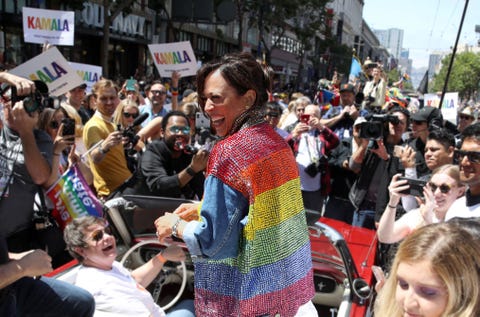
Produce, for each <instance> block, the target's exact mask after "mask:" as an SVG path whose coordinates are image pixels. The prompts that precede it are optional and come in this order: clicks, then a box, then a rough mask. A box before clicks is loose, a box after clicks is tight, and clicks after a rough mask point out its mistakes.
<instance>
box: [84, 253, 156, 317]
mask: <svg viewBox="0 0 480 317" xmlns="http://www.w3.org/2000/svg"><path fill="white" fill-rule="evenodd" d="M75 285H77V286H79V287H81V288H84V289H86V290H87V291H88V292H90V293H91V294H92V295H93V297H94V298H95V315H94V316H95V317H99V316H112V317H113V316H129V317H131V316H153V317H164V316H165V312H164V311H163V310H162V309H161V308H160V307H159V306H158V305H157V304H156V303H155V302H154V301H153V298H152V296H151V295H150V293H149V292H148V291H147V290H146V289H145V288H143V287H142V286H141V285H140V284H138V283H137V282H136V281H135V279H134V278H133V277H132V275H131V273H130V272H129V271H128V270H127V269H126V268H124V267H123V266H122V265H121V264H120V263H119V262H116V261H115V262H114V263H113V265H112V269H111V270H109V271H105V270H100V269H97V268H93V267H86V266H82V267H81V268H80V269H79V270H78V274H77V279H76V282H75Z"/></svg>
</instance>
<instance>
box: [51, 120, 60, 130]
mask: <svg viewBox="0 0 480 317" xmlns="http://www.w3.org/2000/svg"><path fill="white" fill-rule="evenodd" d="M50 128H52V129H55V130H56V129H58V128H60V124H59V123H58V122H57V121H52V122H50Z"/></svg>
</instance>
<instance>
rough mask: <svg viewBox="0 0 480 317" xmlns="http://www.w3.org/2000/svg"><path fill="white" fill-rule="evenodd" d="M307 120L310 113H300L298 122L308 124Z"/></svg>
mask: <svg viewBox="0 0 480 317" xmlns="http://www.w3.org/2000/svg"><path fill="white" fill-rule="evenodd" d="M308 121H310V115H309V114H302V115H300V122H303V123H305V124H308Z"/></svg>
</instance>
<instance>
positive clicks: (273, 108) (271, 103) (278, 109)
mask: <svg viewBox="0 0 480 317" xmlns="http://www.w3.org/2000/svg"><path fill="white" fill-rule="evenodd" d="M268 110H271V111H275V112H278V114H282V106H280V105H279V104H278V102H276V101H269V102H267V104H266V105H265V113H267V112H268Z"/></svg>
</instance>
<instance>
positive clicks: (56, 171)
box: [0, 53, 480, 316]
mask: <svg viewBox="0 0 480 317" xmlns="http://www.w3.org/2000/svg"><path fill="white" fill-rule="evenodd" d="M181 80H182V79H181V76H180V74H179V73H177V72H173V74H172V78H171V80H170V81H168V82H165V81H153V82H151V83H148V84H147V85H146V86H145V87H140V86H139V85H138V83H137V82H136V81H135V80H133V79H129V80H127V81H125V82H123V83H115V82H114V81H112V80H109V79H106V78H102V79H100V80H99V81H98V82H96V83H95V84H94V85H93V87H92V90H91V93H89V94H87V92H86V85H81V86H78V87H75V88H73V89H72V90H70V91H69V92H68V93H67V94H66V96H65V99H64V101H63V102H61V103H60V105H59V106H58V107H57V108H56V109H49V108H47V109H44V110H43V111H42V112H38V111H33V112H27V111H26V110H25V108H24V107H23V104H22V102H18V103H16V104H12V103H11V102H10V100H9V99H8V94H7V90H6V89H2V96H1V98H2V105H3V116H2V118H1V122H2V129H1V133H0V138H1V147H0V169H1V170H0V171H1V175H0V194H1V195H0V214H2V220H3V221H1V222H0V245H1V246H2V247H1V248H0V251H1V254H0V276H1V277H2V279H1V280H2V284H0V286H1V289H0V313H3V312H11V311H14V310H17V311H18V312H20V311H21V310H20V308H19V306H22V305H24V304H23V303H25V301H26V300H27V298H26V297H25V296H26V295H25V294H24V293H23V291H24V290H23V288H24V286H23V285H30V286H29V287H31V288H32V289H35V292H38V294H40V293H41V292H45V289H46V288H48V289H50V290H51V292H53V293H55V292H59V291H61V292H62V294H63V296H61V297H57V299H56V300H57V302H58V304H55V305H56V306H52V307H53V308H52V311H51V313H53V314H55V312H56V311H61V310H62V309H64V306H65V305H68V306H69V308H68V309H69V310H72V311H73V310H75V312H74V313H73V312H72V314H70V315H71V316H90V315H91V314H92V312H93V310H94V309H96V310H97V311H108V310H109V309H111V308H112V305H110V304H109V303H108V302H107V300H108V299H109V298H111V297H112V296H120V297H118V298H117V301H115V302H116V303H119V305H118V307H117V309H120V310H122V309H123V310H124V313H125V312H129V314H132V313H135V312H136V311H144V310H145V309H146V311H147V312H149V313H150V314H151V315H152V316H163V315H164V312H163V311H162V310H161V309H160V308H159V307H158V306H156V304H154V303H152V300H151V298H150V297H149V296H145V294H144V293H143V291H144V287H146V285H148V283H149V282H150V281H151V280H152V278H151V277H152V275H156V273H158V271H159V270H160V269H161V267H162V265H163V264H164V262H165V261H166V260H168V259H171V260H177V259H181V258H182V256H184V254H183V252H182V251H181V250H169V249H167V250H165V251H164V252H163V253H161V254H159V256H158V257H155V258H154V259H152V260H151V263H150V262H149V263H147V264H146V267H144V268H139V269H137V270H136V271H134V272H131V273H129V272H128V271H126V270H125V269H124V268H123V267H122V266H121V265H120V264H119V263H118V262H116V261H115V258H116V256H117V250H116V245H115V243H114V239H112V237H111V235H110V234H109V233H108V232H107V231H108V230H107V229H106V228H107V227H108V226H107V224H106V223H104V222H103V219H100V218H94V217H89V218H79V219H76V220H74V221H73V222H72V223H71V224H70V225H68V226H67V229H66V230H65V241H62V242H63V243H66V244H64V246H66V248H67V249H68V251H69V252H70V255H71V256H72V257H73V258H76V259H78V260H79V261H80V263H81V264H82V267H83V268H84V269H82V271H81V275H80V277H81V278H80V280H79V282H78V283H77V286H81V287H77V286H74V285H69V284H64V283H61V282H59V281H53V280H50V279H48V278H42V279H40V280H38V279H34V278H33V277H34V276H37V275H42V274H44V273H46V272H49V271H51V270H52V269H53V268H54V267H56V266H58V265H60V264H62V261H63V262H64V261H65V260H66V259H65V252H62V254H55V253H53V251H52V250H51V249H48V248H47V250H45V251H42V250H39V249H45V248H44V247H45V246H41V245H39V244H38V241H39V239H37V238H36V237H37V235H38V232H39V231H40V230H39V227H42V228H43V227H49V226H50V225H51V223H49V221H51V219H49V218H48V217H46V218H42V219H40V220H41V221H39V220H38V219H37V220H35V221H34V220H32V219H36V218H35V215H37V214H38V212H35V210H36V208H35V205H37V206H38V205H39V203H38V201H39V200H40V201H42V200H43V199H45V197H44V191H45V190H47V189H48V188H50V187H51V186H52V184H54V183H55V181H56V180H57V179H58V178H59V177H60V175H62V173H64V172H65V171H66V170H68V169H69V168H71V167H72V166H73V165H77V166H78V167H79V168H80V170H81V171H82V174H83V175H84V177H85V179H86V181H87V183H88V184H89V185H90V186H91V188H92V189H93V191H94V193H95V194H96V196H97V197H98V198H99V199H100V200H101V201H104V202H105V201H108V200H109V199H111V198H113V197H118V196H122V195H126V194H135V195H148V196H163V197H173V198H185V199H193V200H198V201H201V203H200V204H184V205H181V206H180V207H179V208H178V209H177V210H176V211H175V212H174V213H167V214H165V215H164V216H162V217H160V218H158V219H157V220H156V221H155V226H156V229H157V235H158V237H159V239H163V238H165V237H167V236H170V235H173V236H175V237H178V238H181V239H183V240H184V241H185V243H186V245H187V247H188V251H189V253H190V254H191V255H193V256H194V258H195V261H194V264H195V307H193V304H192V303H183V304H181V305H179V307H177V309H179V310H180V311H181V310H182V309H186V311H188V314H192V315H193V313H194V312H195V314H196V315H197V316H230V315H236V314H238V312H240V311H241V312H242V313H244V314H246V315H248V316H270V315H271V316H273V315H275V314H280V315H282V316H316V311H315V308H314V306H313V304H312V301H311V299H312V297H313V294H314V288H313V276H312V274H313V273H312V263H311V254H310V244H309V238H308V230H307V225H306V220H305V217H304V214H305V209H312V210H316V211H318V212H320V213H321V214H322V215H323V216H325V217H328V218H333V219H337V220H339V221H343V222H346V223H348V224H350V225H353V226H359V227H364V228H368V229H371V230H376V231H377V235H378V240H379V242H380V244H379V249H378V253H379V257H378V259H377V264H378V265H379V266H381V267H382V268H383V269H384V270H388V271H389V272H390V276H391V278H388V279H387V281H386V283H385V285H384V286H383V288H382V290H381V291H380V294H381V296H380V297H379V300H382V301H384V302H385V303H387V302H389V301H391V300H392V298H391V297H392V296H393V297H395V296H397V299H398V298H400V296H407V295H405V294H403V295H398V294H397V295H395V296H394V295H392V294H394V293H395V292H397V293H400V292H399V291H398V289H397V290H395V287H397V285H398V287H399V289H401V290H402V291H403V293H407V290H409V289H410V286H411V288H412V289H413V290H414V291H415V292H416V291H418V288H419V287H417V284H418V283H419V282H418V281H416V280H415V278H416V277H418V278H421V277H422V276H421V274H417V275H415V274H412V275H408V274H406V272H409V271H415V270H416V269H417V268H412V265H413V263H415V265H416V263H417V262H421V263H422V266H421V267H420V268H418V271H421V269H423V270H428V269H429V268H430V271H429V273H430V275H429V278H431V285H434V286H431V289H434V290H437V289H438V292H436V294H437V293H438V294H440V295H441V296H440V295H439V298H438V300H439V302H438V303H440V301H441V303H440V304H441V305H440V304H438V303H437V304H438V305H439V306H438V307H442V308H441V309H440V308H439V311H442V312H446V311H454V312H455V311H458V312H460V311H462V310H461V309H460V308H458V307H457V306H458V305H463V304H462V303H460V302H454V300H453V299H452V297H453V296H452V294H455V291H457V290H459V289H460V290H461V291H463V292H469V291H473V290H463V289H461V288H456V286H451V285H450V284H449V283H450V282H449V281H448V279H447V276H444V270H446V269H445V268H443V266H444V265H445V264H444V263H443V262H442V261H450V259H449V258H448V257H445V258H441V259H438V256H437V255H436V254H437V253H433V251H432V253H430V251H428V250H427V249H428V247H429V245H428V244H427V241H430V240H431V239H432V237H431V235H432V232H431V231H432V230H438V232H442V233H444V234H445V236H447V235H448V236H449V238H450V239H451V240H448V241H443V242H442V243H441V244H440V242H437V243H439V245H438V246H437V247H436V248H437V249H439V250H444V249H443V248H447V250H448V248H450V247H451V245H455V243H459V241H478V232H476V231H478V228H476V229H475V230H476V231H475V230H474V229H472V230H470V231H468V230H467V229H463V227H462V222H461V221H459V220H458V219H457V218H470V217H479V216H480V123H475V122H476V113H475V112H474V110H473V108H472V106H471V105H465V106H462V107H461V108H460V109H459V111H458V116H457V119H458V122H457V125H456V126H453V125H452V124H446V122H445V120H444V119H443V117H442V114H441V111H440V109H437V108H434V107H430V106H424V107H420V108H418V109H417V107H413V106H412V107H410V106H409V105H408V102H406V101H405V100H397V99H395V98H389V97H388V88H389V87H388V84H389V83H388V82H387V80H386V76H385V74H384V73H383V70H382V68H381V66H380V65H378V64H376V63H366V65H365V69H364V73H363V79H362V80H360V81H358V82H345V81H342V78H341V75H340V74H337V73H336V74H335V76H334V78H333V80H332V81H331V82H330V81H326V80H322V81H321V83H319V90H318V92H317V93H316V94H315V96H308V95H303V94H301V93H290V94H286V93H282V92H275V91H273V90H272V77H271V73H270V72H269V69H268V67H267V66H265V65H263V64H261V63H259V62H258V61H256V60H255V59H254V58H253V57H252V56H251V55H250V54H246V53H244V54H230V55H226V56H224V57H222V58H221V59H219V60H217V61H214V62H211V63H206V64H205V65H203V66H202V67H201V68H200V69H199V71H198V73H197V77H196V84H195V87H192V88H196V91H194V90H193V89H186V88H184V89H181V88H180V85H179V84H180V82H181ZM0 81H1V82H3V83H6V84H7V85H6V86H5V87H11V86H15V87H16V89H17V92H18V94H19V95H29V94H31V93H32V92H33V91H34V90H35V89H36V87H35V84H34V83H33V82H32V81H30V80H28V79H24V78H20V77H17V76H14V75H11V74H9V73H7V72H3V73H0ZM320 84H321V85H320ZM320 86H321V87H320ZM184 87H185V86H184ZM142 88H143V89H142ZM180 90H182V91H180ZM326 96H330V97H329V98H327V97H326ZM68 119H71V120H70V121H72V122H73V123H70V122H69V120H68ZM266 175H267V177H265V176H266ZM415 189H416V191H415ZM47 205H48V207H49V208H55V207H54V206H52V205H51V204H49V203H48V199H47ZM37 209H38V208H37ZM40 209H41V208H40ZM9 210H15V211H16V212H15V214H13V213H10V212H8V211H9ZM37 218H38V217H37ZM454 219H456V220H454ZM449 222H452V223H454V224H455V225H454V224H447V223H449ZM440 223H441V224H440ZM435 224H437V225H435ZM465 226H467V225H465ZM469 226H470V227H471V228H473V227H474V226H473V225H472V224H469ZM470 227H469V228H470ZM432 228H435V229H432ZM281 232H288V233H289V235H288V236H285V235H283V234H281ZM429 239H430V240H429ZM456 239H457V240H456ZM462 239H463V240H462ZM469 239H470V240H469ZM438 240H440V239H438ZM401 241H403V242H402V243H401V244H400V246H399V247H398V251H397V248H396V247H395V248H393V247H392V246H394V245H395V244H396V243H398V242H401ZM420 241H422V243H423V244H421V243H420ZM423 241H426V242H423ZM417 242H418V245H416V244H417ZM443 243H444V244H443ZM271 245H274V246H275V248H271ZM421 246H424V248H423V249H422V247H421ZM415 248H416V249H415ZM32 250H35V251H32ZM62 251H65V250H62ZM435 252H436V251H435ZM464 252H465V253H468V252H470V251H469V250H467V249H465V250H459V254H463V253H464ZM395 254H396V255H397V257H396V258H395ZM471 256H474V262H475V261H477V262H476V265H477V266H478V264H479V263H480V256H477V255H476V253H471ZM394 258H395V260H394ZM112 270H113V271H112ZM112 272H113V273H112ZM477 273H478V272H477ZM7 276H8V279H7V278H5V279H4V277H7ZM233 277H238V278H235V279H237V280H236V283H235V284H234V285H233V284H232V283H231V282H229V281H230V280H231V279H232V278H233ZM92 280H97V281H98V280H102V281H106V282H105V283H109V281H110V282H112V283H119V285H120V284H121V285H122V289H114V288H108V289H103V288H98V287H95V286H94V283H91V281H92ZM441 283H444V284H446V286H447V287H448V289H447V290H440V288H441V287H440V286H438V285H437V284H441ZM420 284H421V283H420ZM459 287H460V286H459ZM461 287H465V288H467V287H468V285H463V286H461ZM129 288H132V289H135V290H134V291H133V292H130V291H129ZM420 288H421V287H420ZM476 288H477V289H478V287H476ZM84 289H87V290H88V292H87V291H85V290H84ZM477 293H478V290H477ZM259 294H261V296H260V295H259ZM385 294H387V295H385ZM52 296H53V295H52ZM121 296H129V297H133V298H136V299H138V302H136V305H137V304H138V307H139V308H138V310H137V308H136V307H137V306H135V305H131V306H129V307H124V306H122V305H121V304H125V303H122V299H121V298H122V297H121ZM419 296H422V295H421V294H420V295H419ZM472 296H473V295H472ZM475 296H476V295H475ZM440 297H441V298H440ZM9 298H10V299H12V298H16V300H15V301H14V302H15V303H16V304H12V303H11V301H9V300H8V299H9ZM43 300H47V299H38V301H35V302H33V303H29V304H28V305H25V307H26V306H28V309H32V310H35V309H39V310H40V311H41V309H44V307H42V305H44V302H43ZM94 302H95V303H96V307H95V308H94ZM278 302H282V305H281V306H279V305H277V303H278ZM397 302H398V303H399V302H400V300H398V301H397ZM72 303H73V304H72ZM398 303H397V304H398ZM15 305H16V306H15ZM79 305H81V306H82V309H77V307H79ZM385 305H386V304H384V303H383V302H379V304H378V308H377V309H378V311H382V312H383V311H385V312H389V313H388V314H386V315H389V316H394V315H395V314H398V312H399V311H402V310H403V311H407V310H406V308H405V307H406V306H405V305H404V306H401V305H403V304H398V305H400V306H398V307H397V306H395V305H393V304H391V305H388V306H389V307H384V306H385ZM417 305H420V304H418V303H417ZM475 305H476V306H478V304H475ZM127 306H128V305H127ZM420 306H421V305H420ZM476 306H475V307H473V306H472V307H473V308H472V307H470V308H469V309H470V310H468V311H476V312H478V310H479V308H478V307H476ZM121 307H123V308H121ZM22 309H27V308H22ZM455 309H457V310H455ZM472 309H473V310H472ZM419 311H422V310H415V309H412V310H408V312H409V313H412V314H413V312H416V313H418V312H419ZM465 311H467V310H465ZM111 312H113V311H111ZM390 312H391V313H390ZM22 313H24V312H23V311H22ZM25 313H28V310H25ZM115 313H121V312H119V311H115ZM186 314H187V313H186ZM167 315H171V316H175V313H174V312H169V313H168V314H167ZM386 315H385V316H386ZM189 316H190V315H189ZM426 316H440V315H435V311H434V312H433V313H431V312H429V311H428V310H427V314H426ZM458 316H460V315H458ZM461 316H463V315H461ZM465 316H467V315H465Z"/></svg>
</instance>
